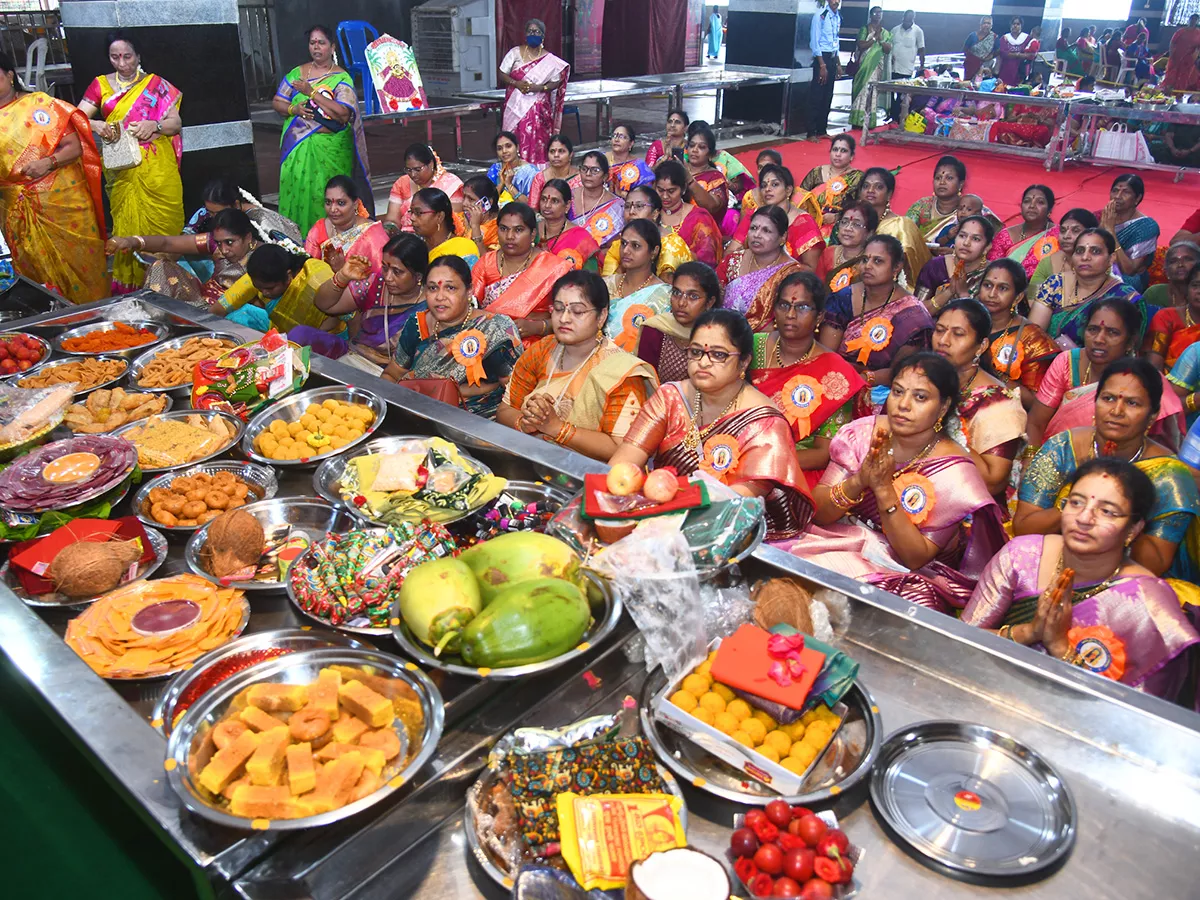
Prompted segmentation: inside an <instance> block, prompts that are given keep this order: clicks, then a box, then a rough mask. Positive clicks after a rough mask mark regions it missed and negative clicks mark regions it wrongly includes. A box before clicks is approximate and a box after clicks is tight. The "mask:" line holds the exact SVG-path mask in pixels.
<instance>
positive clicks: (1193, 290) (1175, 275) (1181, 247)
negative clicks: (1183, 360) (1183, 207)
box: [1142, 241, 1200, 371]
mask: <svg viewBox="0 0 1200 900" xmlns="http://www.w3.org/2000/svg"><path fill="white" fill-rule="evenodd" d="M1163 269H1164V270H1165V272H1166V276H1167V283H1166V284H1156V285H1153V286H1151V287H1149V288H1147V289H1146V293H1144V294H1143V295H1142V299H1144V300H1145V301H1146V305H1147V306H1150V307H1160V309H1159V310H1158V312H1156V313H1155V314H1154V318H1153V319H1151V320H1150V327H1149V328H1148V329H1146V340H1145V343H1144V344H1143V345H1142V353H1144V354H1145V356H1146V358H1147V359H1148V360H1150V362H1152V363H1154V365H1155V366H1156V367H1158V369H1159V370H1160V371H1162V370H1163V369H1166V370H1168V371H1169V370H1171V369H1172V368H1173V367H1174V365H1175V363H1176V362H1178V360H1179V357H1180V356H1182V355H1183V352H1184V351H1185V350H1186V349H1187V348H1188V347H1190V346H1191V345H1192V344H1194V343H1196V341H1200V245H1197V244H1194V243H1192V242H1191V241H1179V242H1178V243H1175V244H1172V245H1171V247H1170V248H1169V249H1168V250H1167V258H1166V261H1165V263H1164V265H1163Z"/></svg>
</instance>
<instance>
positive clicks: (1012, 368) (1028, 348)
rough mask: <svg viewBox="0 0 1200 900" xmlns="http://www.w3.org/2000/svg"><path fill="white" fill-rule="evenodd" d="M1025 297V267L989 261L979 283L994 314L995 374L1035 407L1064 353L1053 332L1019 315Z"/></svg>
mask: <svg viewBox="0 0 1200 900" xmlns="http://www.w3.org/2000/svg"><path fill="white" fill-rule="evenodd" d="M1024 296H1025V270H1024V269H1022V268H1021V266H1020V264H1019V263H1016V262H1014V261H1013V260H1011V259H998V260H996V261H995V262H991V263H988V267H987V268H986V269H984V270H983V280H982V281H981V282H980V284H979V302H980V303H982V304H983V305H984V307H985V308H986V309H987V311H988V313H989V314H990V315H991V317H992V333H991V335H989V338H988V340H989V343H988V351H987V352H988V356H989V357H990V358H991V365H990V366H989V367H988V368H989V369H990V370H991V372H992V374H994V375H995V376H996V377H997V378H999V379H1000V381H1001V383H1002V384H1003V385H1004V386H1005V387H1006V388H1008V390H1010V391H1019V393H1020V397H1021V405H1022V406H1023V407H1024V408H1025V409H1029V408H1031V407H1032V406H1033V401H1034V399H1035V397H1036V395H1037V392H1038V389H1039V388H1041V386H1042V379H1043V378H1045V376H1046V370H1047V369H1049V368H1050V364H1051V363H1052V362H1053V361H1054V358H1055V357H1056V356H1058V354H1059V353H1060V352H1061V351H1060V350H1059V347H1058V345H1057V344H1055V343H1054V341H1052V340H1050V335H1048V334H1046V332H1044V331H1042V329H1041V328H1039V327H1038V326H1037V325H1034V324H1033V323H1032V322H1030V321H1028V320H1027V319H1026V318H1025V317H1024V316H1022V315H1020V314H1018V312H1017V308H1018V307H1019V305H1020V302H1021V298H1022V297H1024Z"/></svg>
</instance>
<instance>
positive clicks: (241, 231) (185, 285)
mask: <svg viewBox="0 0 1200 900" xmlns="http://www.w3.org/2000/svg"><path fill="white" fill-rule="evenodd" d="M207 224H208V227H209V230H208V231H207V232H206V233H204V234H182V235H150V234H141V235H136V236H134V237H113V238H109V240H108V244H107V245H106V246H105V252H107V253H108V254H109V255H110V256H111V255H114V254H116V253H121V252H142V253H163V254H174V255H178V256H196V255H199V254H203V255H204V256H207V257H209V258H210V259H211V260H212V266H213V274H212V277H211V278H209V279H208V280H207V281H205V282H203V283H201V281H200V279H199V278H197V277H196V276H195V275H193V274H192V273H191V272H189V271H188V270H186V269H185V268H183V266H181V265H180V264H179V263H178V262H175V261H174V260H172V259H166V258H159V259H156V260H155V261H154V262H153V263H152V264H151V265H150V266H149V267H147V269H146V284H145V286H146V287H147V288H149V289H150V290H152V291H157V292H158V293H160V294H164V295H165V296H167V297H172V298H174V299H176V300H182V301H183V302H184V303H190V304H191V305H192V306H198V307H200V308H202V309H208V306H209V304H210V303H211V302H212V301H213V300H215V299H216V298H217V297H219V296H220V295H221V293H222V292H223V291H225V290H227V289H228V288H230V287H232V286H233V283H234V282H236V281H237V280H238V279H239V278H241V277H242V276H243V275H245V274H246V259H247V258H248V257H249V256H250V253H251V251H252V250H254V248H255V247H257V246H258V233H257V232H256V231H255V230H254V226H253V225H252V224H251V223H250V218H249V217H248V216H247V215H246V214H245V213H244V212H242V211H241V210H238V209H223V210H221V211H220V212H219V213H217V214H216V215H215V216H212V217H211V218H210V219H209V220H208V223H207Z"/></svg>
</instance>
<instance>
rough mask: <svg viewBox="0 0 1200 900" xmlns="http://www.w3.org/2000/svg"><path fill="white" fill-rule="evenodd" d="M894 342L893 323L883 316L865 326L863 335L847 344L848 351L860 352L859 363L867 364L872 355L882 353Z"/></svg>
mask: <svg viewBox="0 0 1200 900" xmlns="http://www.w3.org/2000/svg"><path fill="white" fill-rule="evenodd" d="M891 342H892V323H891V321H890V320H888V319H885V318H884V317H883V316H876V317H875V318H873V319H871V320H869V321H868V322H867V323H866V324H865V325H863V330H862V334H860V335H859V336H858V337H856V338H855V339H854V340H852V341H850V342H849V343H847V344H846V349H847V350H857V351H858V361H859V363H860V364H862V363H865V362H866V361H867V360H868V359H870V358H871V354H872V353H880V352H882V351H884V350H886V349H887V346H888V344H890V343H891Z"/></svg>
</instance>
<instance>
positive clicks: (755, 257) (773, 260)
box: [742, 248, 783, 275]
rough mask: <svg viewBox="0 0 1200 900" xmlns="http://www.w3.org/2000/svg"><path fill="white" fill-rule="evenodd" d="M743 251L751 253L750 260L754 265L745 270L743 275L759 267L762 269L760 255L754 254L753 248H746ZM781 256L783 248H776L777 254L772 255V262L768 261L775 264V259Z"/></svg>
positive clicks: (755, 270)
mask: <svg viewBox="0 0 1200 900" xmlns="http://www.w3.org/2000/svg"><path fill="white" fill-rule="evenodd" d="M742 252H743V253H749V254H750V262H751V264H752V265H753V268H751V269H747V270H746V271H745V272H743V273H742V274H743V275H749V274H750V273H751V272H757V271H758V270H759V269H761V268H762V267H763V266H762V263H760V262H759V261H758V257H757V256H755V255H754V251H753V250H744V251H742ZM781 256H783V250H782V248H776V251H775V255H774V256H772V257H771V262H770V263H768V265H774V264H775V261H776V260H778V259H779V257H781ZM743 258H744V257H743Z"/></svg>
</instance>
